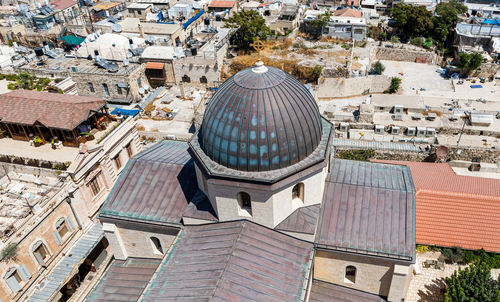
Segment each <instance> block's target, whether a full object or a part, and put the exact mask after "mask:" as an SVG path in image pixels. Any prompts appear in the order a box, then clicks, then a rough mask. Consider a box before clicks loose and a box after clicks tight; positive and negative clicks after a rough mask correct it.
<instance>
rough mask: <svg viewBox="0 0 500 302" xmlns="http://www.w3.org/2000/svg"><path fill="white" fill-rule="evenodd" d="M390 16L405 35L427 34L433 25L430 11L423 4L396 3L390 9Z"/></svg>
mask: <svg viewBox="0 0 500 302" xmlns="http://www.w3.org/2000/svg"><path fill="white" fill-rule="evenodd" d="M392 18H393V19H394V21H395V24H396V26H397V27H398V28H399V29H400V30H401V32H402V33H403V34H404V35H405V36H407V37H418V36H427V35H428V34H429V32H430V30H432V29H433V27H434V23H433V21H432V13H431V12H430V11H428V10H427V9H426V8H425V6H413V5H408V4H405V3H398V4H397V5H396V6H394V8H393V9H392Z"/></svg>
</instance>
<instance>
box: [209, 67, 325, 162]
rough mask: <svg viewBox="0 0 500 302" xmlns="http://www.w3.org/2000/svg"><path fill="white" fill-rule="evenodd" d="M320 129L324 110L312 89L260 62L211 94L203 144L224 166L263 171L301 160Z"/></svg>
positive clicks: (313, 146)
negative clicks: (310, 90)
mask: <svg viewBox="0 0 500 302" xmlns="http://www.w3.org/2000/svg"><path fill="white" fill-rule="evenodd" d="M321 134H322V124H321V116H320V113H319V110H318V106H317V105H316V102H315V100H314V98H313V96H312V95H311V93H310V92H309V90H308V89H307V88H306V87H305V86H304V85H303V84H302V83H300V82H299V81H298V80H297V79H295V78H294V77H292V76H291V75H289V74H288V73H286V72H284V71H282V70H280V69H278V68H274V67H266V66H263V65H262V63H261V62H258V63H257V65H256V67H251V68H247V69H245V70H242V71H240V72H238V73H237V74H235V75H234V76H232V77H231V78H230V79H228V80H227V81H226V82H224V83H223V84H222V85H221V86H220V87H219V88H218V90H217V92H216V93H215V94H214V95H213V96H212V98H211V99H210V101H209V103H208V105H207V108H206V110H205V115H204V117H203V122H202V125H201V136H200V145H201V149H202V150H203V152H204V153H205V154H206V155H207V156H208V157H209V158H211V159H212V160H213V161H215V162H217V163H219V164H221V165H223V166H225V167H228V168H231V169H236V170H240V171H248V172H260V171H270V170H276V169H281V168H285V167H288V166H291V165H293V164H296V163H298V162H299V161H301V160H303V159H304V158H306V157H307V156H308V155H310V154H311V153H312V152H313V151H314V150H315V149H316V147H317V146H318V144H319V143H320V141H321Z"/></svg>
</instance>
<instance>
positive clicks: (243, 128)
mask: <svg viewBox="0 0 500 302" xmlns="http://www.w3.org/2000/svg"><path fill="white" fill-rule="evenodd" d="M332 130H333V128H332V125H331V124H330V123H329V122H328V121H327V120H326V119H324V118H323V117H321V115H320V113H319V110H318V107H317V105H316V102H315V100H314V98H313V97H312V95H311V94H310V92H309V90H308V89H307V88H305V86H304V85H302V84H301V83H300V82H299V81H297V80H296V79H295V78H293V77H292V76H291V75H289V74H286V73H284V72H283V71H281V70H279V69H277V68H273V67H266V66H264V65H263V64H262V63H261V62H259V63H257V66H255V67H252V68H248V69H245V70H243V71H240V72H239V73H237V74H236V75H234V76H233V77H231V78H230V79H229V80H227V81H226V82H224V83H223V84H222V85H221V86H219V88H218V89H217V92H216V93H215V94H214V95H213V96H212V98H211V100H210V101H209V103H208V105H207V108H206V111H205V115H204V118H203V122H202V124H201V127H200V129H198V131H197V132H196V133H195V134H194V135H193V137H192V138H191V140H190V141H189V142H188V143H185V142H176V141H165V142H161V143H158V144H157V145H155V146H153V147H151V148H149V149H148V150H146V151H144V152H142V153H141V154H138V155H137V156H136V157H134V158H133V159H132V160H131V161H130V162H129V165H128V166H127V168H126V169H125V170H124V172H123V174H122V175H121V177H120V179H119V180H118V182H117V184H116V185H115V188H114V189H113V190H112V193H111V194H110V195H109V196H108V198H107V200H106V202H105V203H104V205H103V207H102V210H101V212H100V214H99V218H100V219H101V221H102V222H103V228H104V231H105V233H106V238H107V239H108V241H109V244H110V247H111V249H112V250H113V254H114V256H115V258H116V259H118V261H120V262H115V263H113V264H112V265H111V267H121V266H122V265H123V263H127V262H133V263H136V265H139V266H140V264H139V263H140V262H143V263H144V265H146V266H147V268H148V269H147V271H148V272H149V273H148V275H147V276H146V277H145V279H150V280H149V281H144V282H142V283H140V284H137V287H136V288H135V289H134V291H130V292H128V293H125V292H117V291H116V289H117V288H120V287H121V286H123V284H124V283H123V282H125V280H126V279H123V275H120V274H119V272H118V270H119V269H117V271H116V272H115V271H110V273H109V274H108V275H106V277H104V278H103V280H102V281H101V282H100V284H101V285H100V286H97V287H96V288H95V289H94V291H93V292H92V293H91V294H90V295H89V296H88V298H89V301H99V300H100V299H102V298H103V297H104V296H105V295H106V294H107V293H111V292H112V293H113V294H112V295H111V296H106V297H107V298H108V299H111V298H113V299H125V297H127V299H129V300H133V301H136V300H138V299H139V298H141V299H142V300H145V301H155V300H160V299H173V298H174V297H175V298H177V299H179V298H185V299H192V300H196V301H199V300H203V299H206V300H207V301H214V300H217V299H218V298H224V299H227V300H232V301H250V300H255V299H257V300H260V301H264V300H269V299H271V300H272V299H278V300H282V301H309V300H310V301H331V299H326V300H324V299H323V300H322V299H320V298H319V297H328V292H329V291H332V290H334V291H336V292H339V293H340V294H341V295H342V296H343V297H345V299H346V300H347V301H358V300H356V299H357V298H356V297H359V296H360V295H361V296H363V297H365V300H366V301H381V300H383V299H387V300H389V301H400V300H401V299H403V298H404V297H405V294H406V289H407V286H408V283H409V281H410V278H411V275H412V273H411V270H412V265H413V264H414V262H415V225H414V222H415V218H414V215H415V212H414V204H415V192H414V188H413V183H412V180H411V177H409V170H408V168H406V167H402V166H395V165H382V164H374V163H360V162H353V161H347V160H338V159H333V158H332V157H331V145H332V142H331V140H332V137H333V135H332ZM145 258H146V259H145ZM151 259H153V260H156V259H160V260H159V262H155V265H156V267H157V269H156V270H157V272H158V273H157V274H154V275H153V274H152V273H151V269H150V267H151ZM313 264H314V265H313ZM221 265H222V267H227V269H223V270H221V269H219V267H220V266H221ZM188 280H191V281H188ZM188 284H189V285H188ZM186 286H188V288H186Z"/></svg>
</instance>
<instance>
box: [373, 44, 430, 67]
mask: <svg viewBox="0 0 500 302" xmlns="http://www.w3.org/2000/svg"><path fill="white" fill-rule="evenodd" d="M417 57H424V58H426V62H427V63H428V64H435V63H436V62H437V55H436V54H435V53H433V52H430V51H424V50H422V51H415V50H408V49H400V48H386V47H377V48H375V49H374V51H373V60H389V61H407V62H415V61H416V60H417ZM373 60H372V61H373Z"/></svg>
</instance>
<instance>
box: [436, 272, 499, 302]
mask: <svg viewBox="0 0 500 302" xmlns="http://www.w3.org/2000/svg"><path fill="white" fill-rule="evenodd" d="M445 281H446V287H447V288H446V293H445V296H444V301H445V302H469V301H470V302H475V301H481V302H494V301H499V300H500V282H499V281H498V280H493V278H492V277H491V271H490V268H489V267H487V266H485V265H481V264H473V265H471V266H470V267H466V268H465V269H464V270H461V269H459V270H458V271H455V272H454V273H453V275H451V277H449V278H446V280H445Z"/></svg>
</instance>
